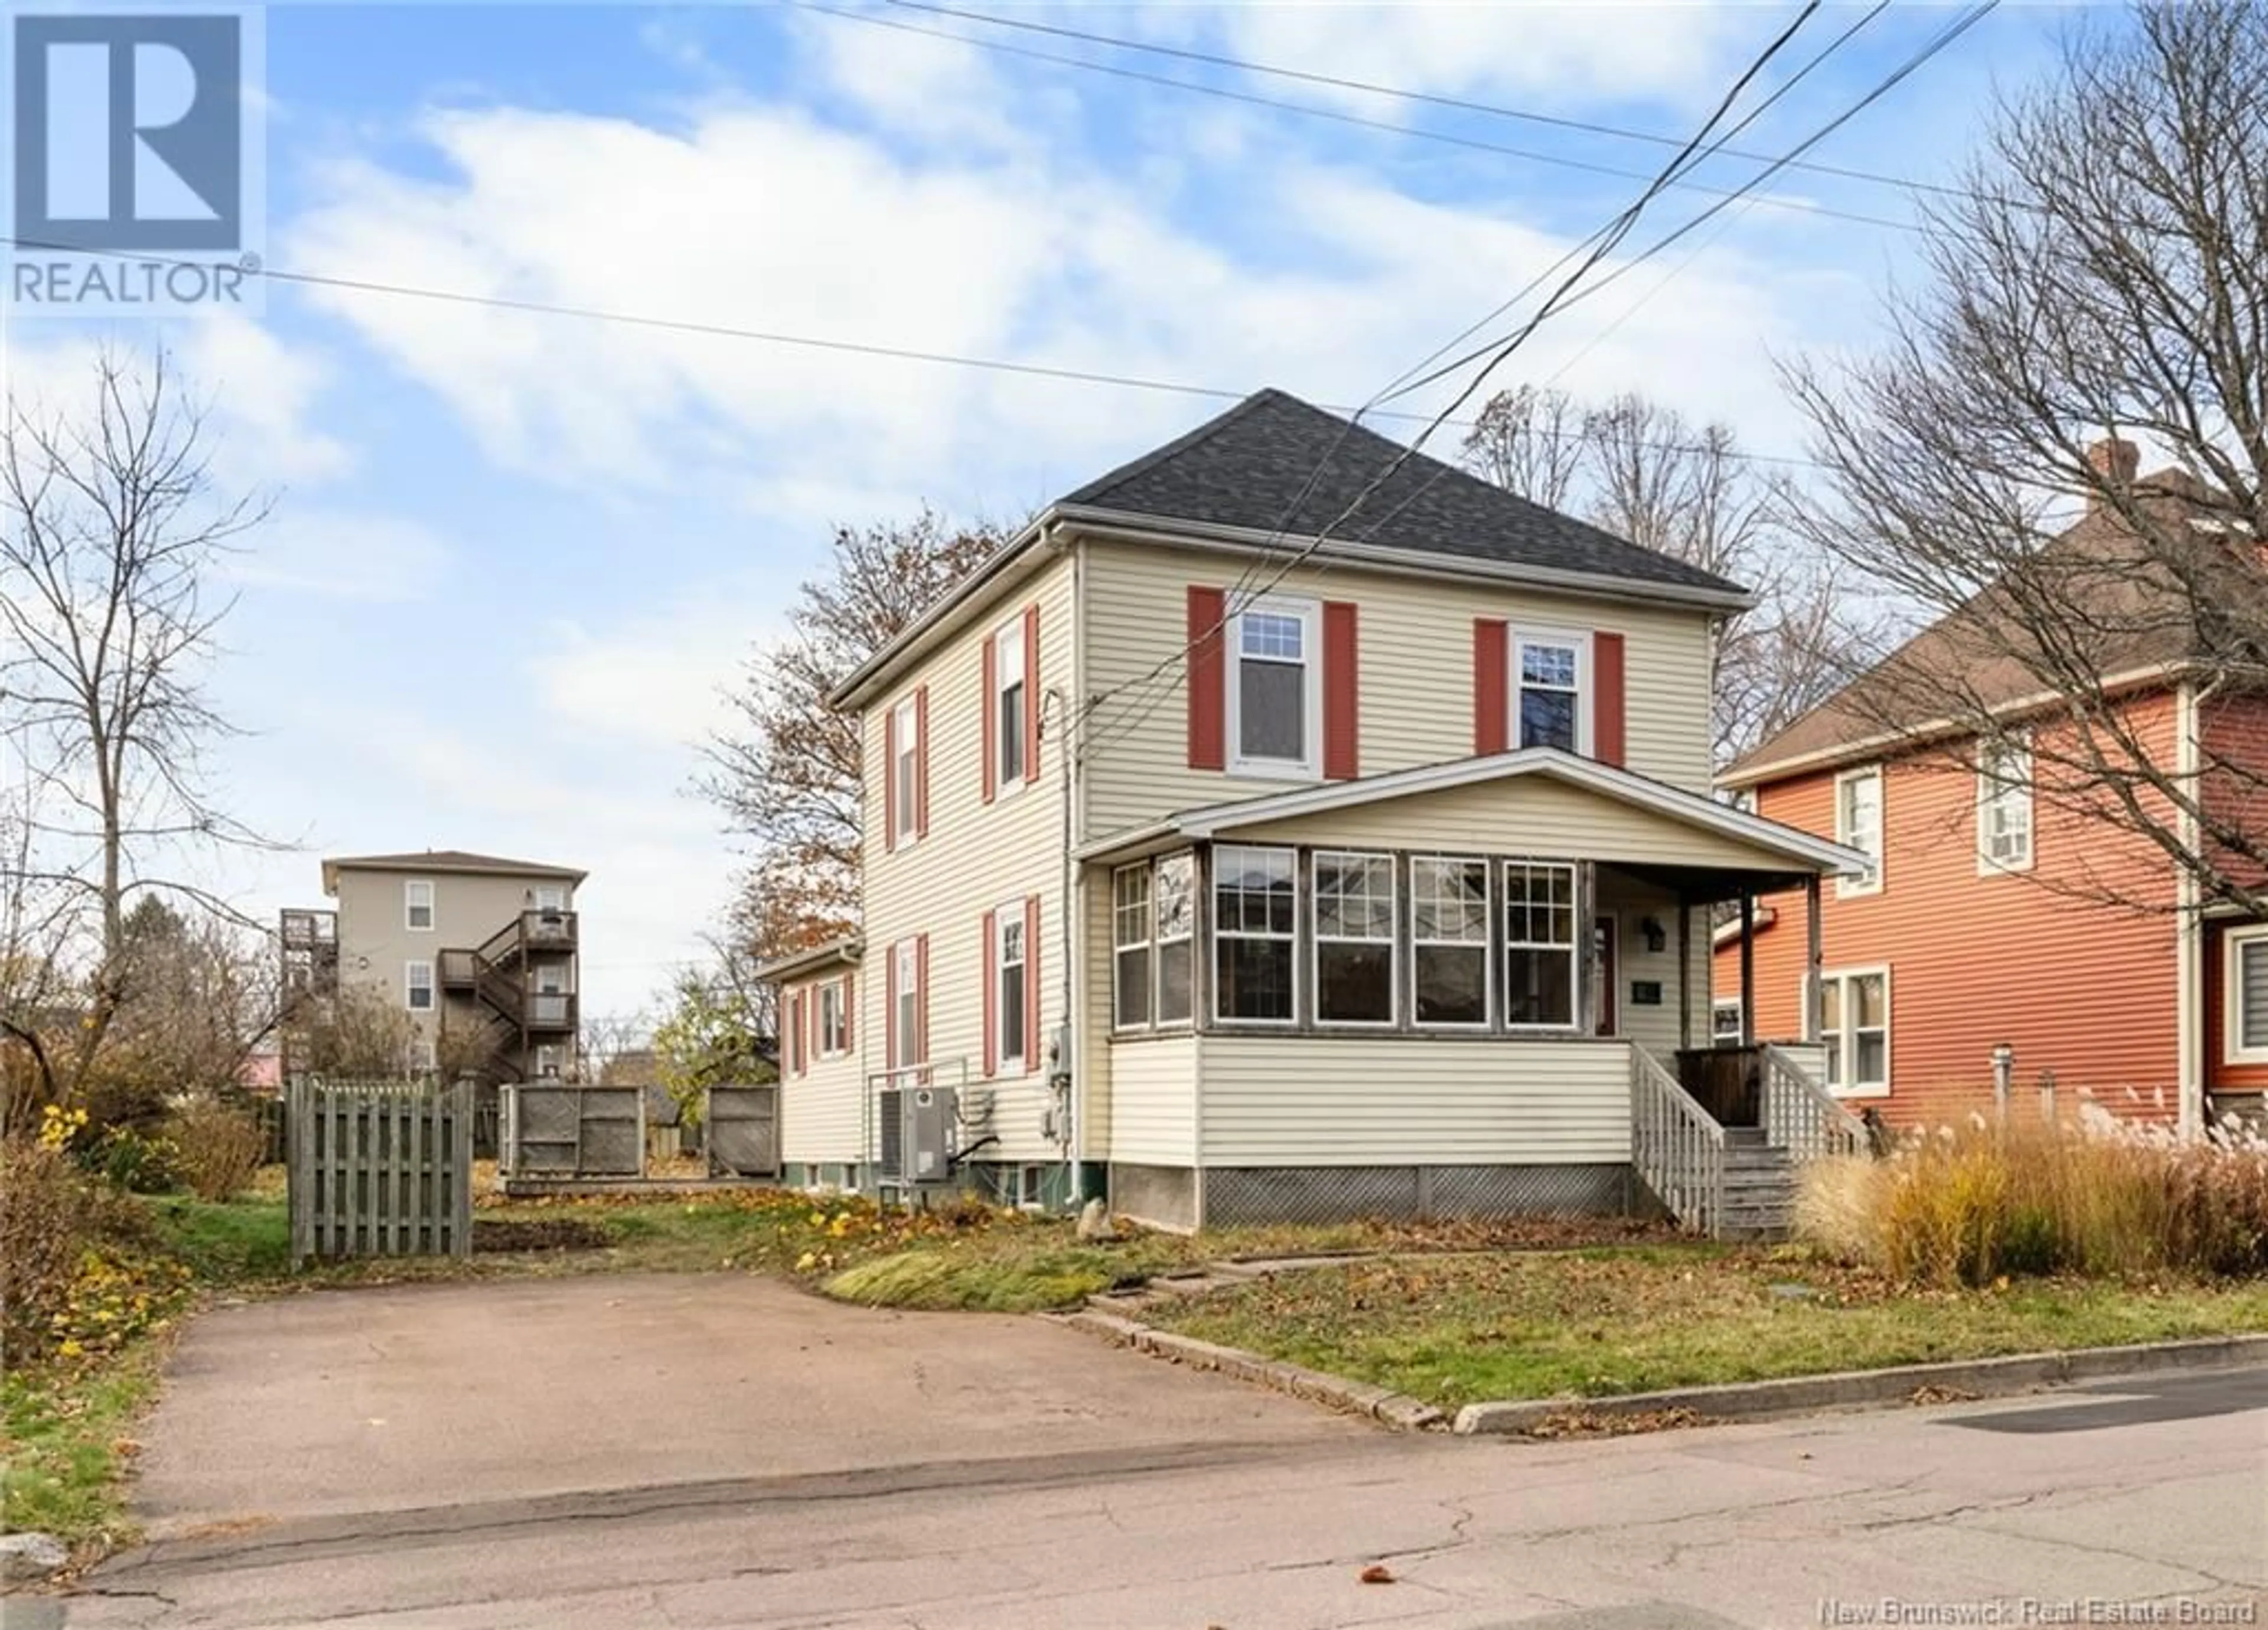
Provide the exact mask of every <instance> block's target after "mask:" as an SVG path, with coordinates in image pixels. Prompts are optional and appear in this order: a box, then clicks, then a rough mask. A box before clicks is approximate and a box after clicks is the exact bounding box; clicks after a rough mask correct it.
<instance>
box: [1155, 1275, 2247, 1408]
mask: <svg viewBox="0 0 2268 1630" xmlns="http://www.w3.org/2000/svg"><path fill="white" fill-rule="evenodd" d="M1145 1317H1146V1318H1148V1319H1150V1320H1151V1321H1152V1323H1155V1324H1160V1325H1161V1326H1163V1327H1165V1328H1167V1329H1171V1330H1175V1331H1181V1332H1182V1333H1183V1334H1186V1335H1191V1336H1196V1337H1198V1338H1200V1339H1204V1340H1206V1341H1212V1342H1218V1343H1221V1344H1224V1345H1226V1346H1236V1347H1244V1348H1248V1349H1250V1350H1252V1351H1256V1352H1259V1353H1266V1354H1268V1355H1269V1356H1270V1357H1273V1358H1281V1359H1288V1360H1291V1361H1294V1362H1297V1363H1300V1364H1305V1365H1308V1366H1310V1367H1312V1368H1316V1369H1321V1370H1326V1371H1329V1372H1331V1373H1333V1374H1335V1375H1341V1376H1352V1377H1355V1378H1357V1379H1359V1380H1363V1381H1367V1382H1371V1383H1375V1384H1377V1385H1380V1386H1386V1387H1391V1388H1393V1389H1395V1390H1398V1391H1402V1392H1406V1393H1409V1394H1410V1395H1411V1396H1412V1397H1415V1398H1424V1399H1425V1400H1427V1401H1428V1402H1430V1403H1433V1404H1437V1405H1444V1406H1447V1407H1454V1406H1456V1405H1463V1404H1469V1403H1474V1402H1477V1401H1482V1400H1487V1399H1498V1398H1557V1397H1565V1396H1575V1397H1591V1398H1595V1397H1602V1396H1607V1395H1610V1394H1616V1393H1625V1392H1645V1391H1651V1390H1655V1389H1657V1388H1661V1387H1675V1386H1695V1385H1707V1384H1711V1383H1719V1382H1734V1381H1756V1380H1764V1379H1767V1378H1770V1377H1773V1376H1800V1375H1814V1374H1819V1373H1822V1372H1826V1371H1831V1370H1842V1369H1872V1368H1881V1367H1884V1366H1888V1365H1893V1364H1911V1363H1923V1362H1927V1361H1932V1360H1938V1359H1964V1358H1987V1357H1992V1356H1996V1355H1999V1354H2004V1353H2028V1352H2039V1351H2044V1350H2052V1349H2058V1348H2067V1347H2081V1346H2114V1345H2117V1344H2120V1343H2124V1342H2137V1341H2161V1340H2171V1339H2177V1338H2182V1337H2191V1336H2212V1335H2224V1334H2229V1333H2234V1332H2239V1331H2263V1330H2268V1280H2233V1281H2220V1282H2213V1283H2196V1282H2190V1281H2182V1280H2160V1281H2158V1282H2154V1283H2153V1282H2147V1281H2137V1282H2132V1283H2124V1284H2122V1283H2118V1282H2115V1281H2107V1280H2016V1281H2014V1282H2013V1283H2011V1284H2007V1285H2005V1286H2003V1287H1995V1288H1989V1289H1984V1290H1976V1291H1957V1292H1950V1291H1948V1292H1939V1291H1928V1292H1923V1291H1909V1290H1902V1289H1900V1288H1899V1287H1896V1286H1893V1285H1891V1284H1889V1283H1888V1282H1886V1281H1885V1280H1881V1279H1880V1278H1878V1277H1876V1276H1874V1275H1871V1274H1867V1273H1864V1272H1855V1271H1852V1270H1849V1269H1845V1268H1840V1267H1835V1266H1831V1265H1824V1264H1823V1263H1820V1262H1818V1261H1816V1260H1814V1259H1812V1258H1809V1257H1808V1256H1807V1255H1806V1254H1804V1253H1802V1252H1800V1251H1798V1250H1763V1249H1749V1250H1730V1249H1726V1248H1722V1247H1715V1246H1708V1245H1658V1246H1638V1247H1627V1248H1615V1249H1604V1250H1580V1251H1573V1252H1567V1253H1562V1254H1532V1255H1526V1256H1517V1255H1503V1256H1463V1257H1454V1258H1435V1259H1432V1260H1427V1259H1425V1258H1417V1257H1395V1258H1386V1259H1382V1260H1379V1261H1374V1262H1366V1263H1359V1264H1354V1265H1349V1266H1347V1267H1344V1268H1331V1269H1325V1270H1321V1271H1318V1272H1308V1273H1300V1274H1296V1275H1292V1276H1288V1277H1285V1278H1280V1279H1276V1280H1268V1281H1263V1282H1261V1283H1257V1284H1254V1285H1252V1286H1248V1287H1235V1288H1233V1289H1229V1290H1224V1291H1218V1292H1211V1293H1208V1294H1204V1295H1202V1296H1198V1297H1194V1298H1191V1299H1190V1300H1189V1302H1184V1303H1179V1304H1174V1305H1169V1306H1167V1307H1165V1308H1162V1309H1154V1310H1152V1312H1150V1313H1148V1314H1145Z"/></svg>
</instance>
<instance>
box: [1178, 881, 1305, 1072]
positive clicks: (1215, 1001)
mask: <svg viewBox="0 0 2268 1630" xmlns="http://www.w3.org/2000/svg"><path fill="white" fill-rule="evenodd" d="M1224 849H1248V850H1250V851H1252V852H1254V853H1256V854H1276V855H1282V856H1283V857H1284V858H1285V859H1287V860H1289V861H1290V862H1291V865H1292V929H1291V932H1290V933H1252V932H1250V931H1248V930H1245V929H1224V928H1222V927H1221V926H1220V901H1219V895H1220V854H1221V851H1222V850H1224ZM1204 885H1205V890H1206V895H1207V899H1208V904H1210V905H1211V911H1210V913H1209V916H1210V918H1211V933H1210V934H1208V935H1207V936H1206V944H1205V948H1206V949H1207V950H1208V951H1209V952H1211V967H1209V968H1208V969H1207V970H1205V971H1206V974H1207V976H1208V977H1207V983H1208V984H1210V985H1211V986H1212V1022H1214V1023H1215V1024H1217V1025H1220V1026H1223V1027H1225V1028H1226V1029H1236V1030H1292V1029H1298V1028H1299V1025H1300V896H1301V895H1302V893H1303V892H1304V890H1302V889H1300V852H1299V850H1298V849H1296V848H1293V847H1290V846H1288V845H1282V844H1219V845H1214V847H1213V851H1212V865H1211V866H1210V867H1207V868H1206V875H1205V879H1204ZM1224 939H1227V940H1263V941H1265V942H1267V943H1269V944H1278V943H1288V944H1289V945H1290V946H1291V948H1292V1011H1291V1013H1290V1014H1288V1015H1287V1016H1285V1017H1284V1018H1281V1019H1255V1018H1249V1017H1247V1016H1245V1015H1243V1014H1224V1013H1223V1012H1221V1010H1220V995H1221V983H1222V981H1221V977H1220V941H1221V940H1224ZM1190 955H1191V957H1192V959H1194V958H1195V955H1196V953H1195V952H1194V951H1193V952H1191V953H1190ZM1191 971H1192V972H1194V971H1195V968H1194V962H1193V965H1192V968H1191ZM1190 1006H1191V1007H1195V1006H1196V1003H1195V1002H1194V1001H1192V1002H1191V1003H1190Z"/></svg>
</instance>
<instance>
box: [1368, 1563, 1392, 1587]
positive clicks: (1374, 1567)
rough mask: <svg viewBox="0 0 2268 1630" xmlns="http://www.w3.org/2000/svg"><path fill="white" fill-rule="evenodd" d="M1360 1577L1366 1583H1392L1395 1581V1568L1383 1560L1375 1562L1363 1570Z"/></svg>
mask: <svg viewBox="0 0 2268 1630" xmlns="http://www.w3.org/2000/svg"><path fill="white" fill-rule="evenodd" d="M1360 1578H1361V1580H1362V1582H1363V1583H1365V1584H1366V1585H1390V1584H1392V1583H1393V1582H1394V1570H1393V1569H1392V1568H1390V1567H1387V1566H1386V1564H1385V1563H1383V1562H1373V1563H1372V1564H1371V1565H1370V1566H1369V1567H1366V1568H1364V1569H1363V1570H1362V1573H1361V1575H1360Z"/></svg>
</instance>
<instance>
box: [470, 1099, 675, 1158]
mask: <svg viewBox="0 0 2268 1630" xmlns="http://www.w3.org/2000/svg"><path fill="white" fill-rule="evenodd" d="M498 1160H499V1166H500V1169H501V1170H502V1171H503V1173H504V1176H507V1177H639V1176H644V1175H645V1089H644V1088H640V1087H565V1086H562V1087H526V1086H519V1087H506V1088H504V1130H503V1146H502V1147H501V1149H500V1150H499V1153H498Z"/></svg>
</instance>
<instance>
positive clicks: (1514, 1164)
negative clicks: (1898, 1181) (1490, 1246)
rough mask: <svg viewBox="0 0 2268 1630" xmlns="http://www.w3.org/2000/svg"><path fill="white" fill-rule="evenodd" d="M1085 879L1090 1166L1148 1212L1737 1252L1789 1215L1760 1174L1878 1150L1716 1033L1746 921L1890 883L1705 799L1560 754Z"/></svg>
mask: <svg viewBox="0 0 2268 1630" xmlns="http://www.w3.org/2000/svg"><path fill="white" fill-rule="evenodd" d="M1080 859H1081V860H1082V862H1083V865H1084V868H1085V870H1084V879H1085V894H1086V900H1087V902H1088V904H1087V917H1086V925H1087V930H1088V943H1089V946H1090V948H1091V951H1090V957H1091V960H1090V977H1089V981H1088V985H1089V989H1090V992H1092V994H1091V997H1090V1003H1089V1011H1088V1023H1087V1027H1086V1031H1087V1035H1088V1036H1089V1037H1090V1038H1091V1040H1090V1044H1089V1045H1088V1047H1087V1048H1086V1052H1085V1058H1084V1064H1085V1068H1084V1069H1083V1071H1082V1099H1083V1103H1084V1116H1083V1133H1084V1135H1083V1136H1082V1137H1081V1138H1080V1140H1079V1141H1080V1144H1081V1147H1082V1148H1083V1150H1084V1151H1085V1152H1086V1155H1087V1157H1088V1158H1089V1159H1090V1160H1092V1161H1095V1162H1101V1163H1103V1164H1105V1165H1107V1167H1108V1179H1109V1184H1110V1191H1111V1198H1112V1204H1113V1205H1114V1206H1116V1208H1117V1209H1119V1210H1121V1211H1123V1212H1125V1213H1129V1214H1131V1215H1134V1216H1138V1217H1141V1218H1144V1219H1145V1220H1147V1221H1152V1222H1157V1223H1160V1224H1163V1225H1166V1226H1170V1227H1201V1226H1223V1225H1227V1224H1232V1223H1238V1222H1247V1221H1285V1220H1308V1219H1317V1220H1319V1219H1324V1218H1329V1217H1340V1216H1352V1215H1395V1214H1401V1215H1418V1214H1454V1213H1478V1212H1506V1211H1564V1210H1587V1211H1619V1210H1624V1209H1631V1208H1635V1207H1643V1206H1646V1205H1649V1204H1652V1203H1654V1202H1656V1201H1658V1202H1660V1203H1661V1204H1664V1205H1667V1206H1668V1207H1669V1208H1670V1209H1671V1211H1672V1212H1673V1213H1675V1214H1676V1215H1678V1216H1679V1217H1680V1218H1681V1219H1682V1220H1683V1221H1686V1222H1687V1223H1688V1224H1689V1225H1690V1226H1692V1227H1695V1228H1699V1229H1702V1230H1704V1231H1707V1232H1727V1231H1728V1228H1727V1224H1728V1223H1737V1222H1739V1221H1741V1220H1742V1219H1741V1217H1740V1216H1739V1215H1738V1213H1739V1212H1740V1209H1741V1206H1742V1203H1743V1200H1742V1192H1741V1191H1742V1187H1743V1184H1744V1183H1747V1184H1748V1185H1749V1188H1750V1189H1752V1190H1754V1191H1756V1192H1757V1193H1761V1192H1762V1191H1763V1188H1764V1186H1765V1185H1764V1176H1754V1178H1753V1180H1752V1181H1751V1180H1750V1178H1749V1177H1744V1176H1743V1174H1744V1173H1752V1174H1768V1173H1771V1172H1777V1171H1778V1170H1780V1169H1784V1168H1785V1166H1786V1164H1787V1163H1788V1162H1790V1161H1792V1160H1795V1159H1800V1158H1801V1157H1803V1156H1804V1155H1806V1154H1810V1153H1815V1152H1816V1151H1817V1150H1819V1149H1821V1148H1823V1147H1848V1146H1849V1145H1850V1144H1851V1142H1852V1140H1853V1138H1854V1137H1855V1131H1856V1123H1855V1122H1852V1120H1851V1117H1849V1116H1848V1115H1847V1114H1845V1112H1844V1111H1843V1110H1841V1108H1840V1106H1839V1105H1838V1104H1837V1103H1835V1101H1834V1100H1833V1099H1832V1097H1831V1096H1830V1095H1829V1094H1828V1093H1827V1092H1826V1091H1825V1090H1824V1088H1823V1085H1822V1083H1821V1075H1822V1073H1823V1053H1822V1052H1821V1051H1820V1050H1818V1049H1816V1048H1814V1047H1809V1046H1805V1045H1800V1044H1795V1045H1780V1046H1764V1045H1760V1044H1757V1043H1756V1040H1755V1038H1754V1037H1752V1036H1749V1035H1747V1034H1746V1033H1744V1032H1734V1033H1732V1034H1727V1035H1723V1036H1719V1035H1715V1034H1712V1022H1711V1013H1712V1007H1711V1001H1710V991H1709V980H1710V952H1711V948H1712V933H1713V931H1714V928H1715V926H1716V925H1717V924H1718V923H1719V921H1720V920H1733V919H1736V918H1737V917H1738V915H1739V914H1740V913H1741V912H1742V911H1749V910H1750V909H1752V908H1751V907H1750V905H1749V902H1752V901H1753V900H1754V899H1755V897H1756V896H1758V895H1760V894H1769V893H1773V892H1777V891H1779V890H1783V889H1809V890H1812V891H1814V892H1815V891H1816V890H1817V889H1819V887H1820V883H1821V880H1822V879H1823V877H1825V876H1830V875H1833V874H1836V873H1838V872H1841V871H1844V870H1846V869H1850V868H1851V867H1854V866H1855V865H1857V864H1859V857H1856V856H1853V855H1852V854H1851V853H1850V852H1847V851H1845V850H1843V849H1841V848H1839V847H1838V846H1837V845H1832V844H1828V843H1824V842H1823V841H1822V840H1820V839H1818V838H1816V837H1812V836H1810V835H1808V834H1806V833H1802V832H1800V831H1797V830H1793V829H1792V828H1787V827H1784V826H1780V825H1778V823H1776V822H1769V821H1764V820H1762V819H1760V818H1758V817H1756V816H1754V815H1747V814H1744V813H1742V812H1740V811H1737V810H1734V809H1731V808H1727V807H1726V806H1724V805H1722V804H1719V803H1717V802H1715V801H1714V800H1711V799H1708V798H1706V797H1703V796H1700V795H1698V794H1696V793H1689V792H1686V791H1683V790H1682V789H1679V788H1675V787H1672V786H1668V785H1664V784H1662V783H1660V782H1656V781H1652V780H1649V779H1646V778H1643V777H1639V776H1637V775H1633V774H1631V773H1630V772H1628V771H1623V770H1620V769H1616V768H1613V767H1610V766H1607V765H1603V764H1601V763H1596V762H1595V761H1593V760H1589V759H1585V758H1579V757H1576V756H1572V755H1570V754H1566V753H1562V752H1558V751H1556V750H1553V749H1525V750H1522V751H1519V752H1513V753H1505V754H1499V755H1494V756H1488V757H1482V758H1473V759H1465V760H1460V761H1456V762H1454V763H1446V764H1440V765H1432V766H1427V767H1425V768H1423V769H1419V770H1415V771H1398V772H1395V773H1393V774H1389V775H1383V776H1376V777H1371V778H1365V779H1360V780H1352V781H1344V782H1337V783H1330V784H1326V785H1318V786H1303V787H1300V788H1298V789H1296V790H1292V791H1289V792H1285V793H1274V794H1269V795H1266V796H1263V797H1259V798H1253V799H1247V800H1240V801H1238V802H1234V803H1229V804H1220V805H1214V806H1210V807H1207V808H1198V809H1192V810H1189V811H1185V812H1182V814H1179V815H1175V816H1173V817H1170V818H1169V819H1168V820H1167V821H1164V822H1159V823H1158V824H1157V825H1155V826H1153V827H1151V828H1147V829H1145V830H1141V831H1138V832H1134V833H1130V834H1126V835H1123V836H1122V837H1118V838H1116V839H1114V840H1112V841H1110V842H1108V843H1103V844H1098V845H1091V846H1090V847H1089V848H1088V849H1087V850H1086V851H1085V852H1083V853H1082V855H1081V857H1080ZM1816 963H1817V948H1816V946H1815V947H1814V948H1813V965H1814V974H1815V972H1816ZM1749 977H1751V978H1752V977H1753V972H1752V971H1751V973H1750V975H1749ZM1807 988H1808V989H1811V990H1815V989H1816V988H1817V980H1816V977H1813V978H1812V980H1811V982H1810V984H1809V985H1808V987H1807ZM1754 1011H1755V1007H1754V1004H1753V1003H1752V1002H1746V1003H1743V1004H1742V1008H1741V1012H1742V1014H1744V1015H1745V1014H1749V1013H1753V1012H1754ZM1812 1033H1814V1034H1815V1033H1816V1032H1815V1030H1814V1031H1813V1032H1812ZM1751 1150H1754V1151H1758V1153H1755V1154H1750V1153H1749V1152H1748V1151H1751Z"/></svg>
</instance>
